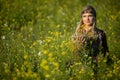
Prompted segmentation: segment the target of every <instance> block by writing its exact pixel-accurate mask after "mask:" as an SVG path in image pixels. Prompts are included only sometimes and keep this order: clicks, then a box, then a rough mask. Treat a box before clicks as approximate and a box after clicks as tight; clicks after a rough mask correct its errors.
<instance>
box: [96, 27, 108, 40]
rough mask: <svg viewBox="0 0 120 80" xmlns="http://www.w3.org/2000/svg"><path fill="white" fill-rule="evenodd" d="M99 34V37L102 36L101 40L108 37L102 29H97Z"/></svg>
mask: <svg viewBox="0 0 120 80" xmlns="http://www.w3.org/2000/svg"><path fill="white" fill-rule="evenodd" d="M97 33H98V34H99V36H101V38H103V37H105V36H106V34H105V31H104V30H102V29H97Z"/></svg>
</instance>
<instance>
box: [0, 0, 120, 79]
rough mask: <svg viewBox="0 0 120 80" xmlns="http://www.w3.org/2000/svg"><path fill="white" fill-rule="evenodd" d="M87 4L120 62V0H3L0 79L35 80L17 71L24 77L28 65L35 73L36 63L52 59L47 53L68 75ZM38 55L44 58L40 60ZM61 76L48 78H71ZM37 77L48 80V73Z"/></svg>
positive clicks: (0, 27)
mask: <svg viewBox="0 0 120 80" xmlns="http://www.w3.org/2000/svg"><path fill="white" fill-rule="evenodd" d="M86 5H92V6H93V7H94V8H95V9H96V11H97V26H98V28H100V29H103V30H104V31H105V32H106V35H107V41H108V47H109V51H110V54H111V55H112V56H115V57H116V59H115V60H117V61H119V58H120V54H119V53H120V49H119V48H120V45H119V44H120V27H119V26H120V17H119V16H120V10H119V5H120V2H119V0H114V1H112V0H74V1H73V0H0V65H1V66H0V77H1V78H0V79H2V80H8V79H29V78H30V79H32V78H31V77H29V75H31V74H28V78H25V76H20V75H19V76H18V75H17V74H15V73H16V69H18V70H19V73H20V74H22V72H24V71H25V70H22V69H21V68H22V67H25V66H26V65H28V67H27V68H29V69H30V70H32V68H33V67H34V63H35V62H37V64H40V63H41V61H42V60H43V59H48V57H49V56H48V55H47V53H52V54H53V57H54V58H55V60H54V61H55V62H58V63H59V70H60V71H61V72H63V73H64V65H65V62H66V61H68V60H70V59H71V57H72V56H71V45H70V41H71V36H72V35H73V33H74V31H75V28H76V26H77V23H78V22H79V21H80V11H81V10H82V8H83V7H85V6H86ZM45 51H47V52H45ZM38 53H40V55H42V56H39V57H38ZM44 53H45V55H43V54H44ZM64 53H65V54H64ZM63 54H64V55H63ZM117 61H116V63H117ZM24 62H26V63H27V64H24ZM48 62H49V60H48ZM6 65H7V66H6ZM114 65H115V64H114ZM114 65H113V66H114ZM118 65H120V63H119V64H118ZM118 65H117V66H118ZM40 68H41V67H40ZM38 69H39V68H38ZM6 70H8V71H6ZM119 70H120V69H118V71H119ZM28 71H29V70H28ZM50 71H52V69H50ZM50 71H48V73H49V72H50ZM25 72H27V71H25ZM44 72H45V71H44ZM46 72H47V71H46ZM58 73H59V75H58ZM58 73H57V72H56V76H57V77H49V76H47V77H48V78H49V79H50V80H51V79H52V78H54V79H55V80H58V79H60V80H61V79H64V80H66V79H68V75H67V74H66V77H64V78H63V76H64V75H63V74H62V73H61V74H60V72H59V71H58ZM26 74H27V73H26ZM35 74H36V75H37V77H34V78H36V79H42V80H43V79H45V76H44V75H45V74H46V73H43V74H42V69H39V72H36V73H35ZM101 74H102V73H101ZM117 74H118V73H117V72H116V74H114V75H113V76H115V77H116V78H117V79H118V77H119V76H120V75H117ZM23 75H24V74H23ZM6 76H7V77H6ZM38 76H39V77H38ZM113 76H112V78H113V79H114V78H115V77H113ZM47 77H46V78H47ZM100 77H101V76H100ZM34 78H33V80H34ZM86 78H87V77H86ZM103 78H106V77H103ZM103 78H101V79H103ZM54 79H53V80H54ZM77 79H80V78H79V77H77ZM87 79H89V78H87ZM87 79H86V80H87ZM107 79H109V78H107ZM84 80H85V79H84Z"/></svg>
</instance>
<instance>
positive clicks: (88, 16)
mask: <svg viewBox="0 0 120 80" xmlns="http://www.w3.org/2000/svg"><path fill="white" fill-rule="evenodd" d="M82 20H83V23H84V24H85V25H86V26H92V25H93V23H94V20H95V17H94V16H93V14H92V13H84V14H82Z"/></svg>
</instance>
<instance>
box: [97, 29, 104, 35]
mask: <svg viewBox="0 0 120 80" xmlns="http://www.w3.org/2000/svg"><path fill="white" fill-rule="evenodd" d="M97 32H98V33H99V34H105V32H104V30H102V29H98V28H97Z"/></svg>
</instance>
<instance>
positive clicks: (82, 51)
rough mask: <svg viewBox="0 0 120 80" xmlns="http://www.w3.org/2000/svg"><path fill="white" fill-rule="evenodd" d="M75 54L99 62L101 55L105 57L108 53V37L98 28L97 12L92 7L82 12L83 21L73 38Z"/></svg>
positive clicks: (87, 7)
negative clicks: (99, 55)
mask: <svg viewBox="0 0 120 80" xmlns="http://www.w3.org/2000/svg"><path fill="white" fill-rule="evenodd" d="M73 43H74V46H75V49H74V53H75V54H78V55H79V56H81V57H85V58H86V59H87V58H89V57H92V60H93V61H95V62H97V59H98V58H97V57H98V54H99V53H102V54H103V55H104V56H105V55H106V52H108V46H107V41H106V35H105V32H104V31H103V30H100V29H98V28H97V27H96V11H95V9H94V8H93V7H92V6H86V7H85V8H84V9H83V10H82V12H81V21H80V23H79V25H78V26H77V28H76V31H75V34H74V36H73Z"/></svg>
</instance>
